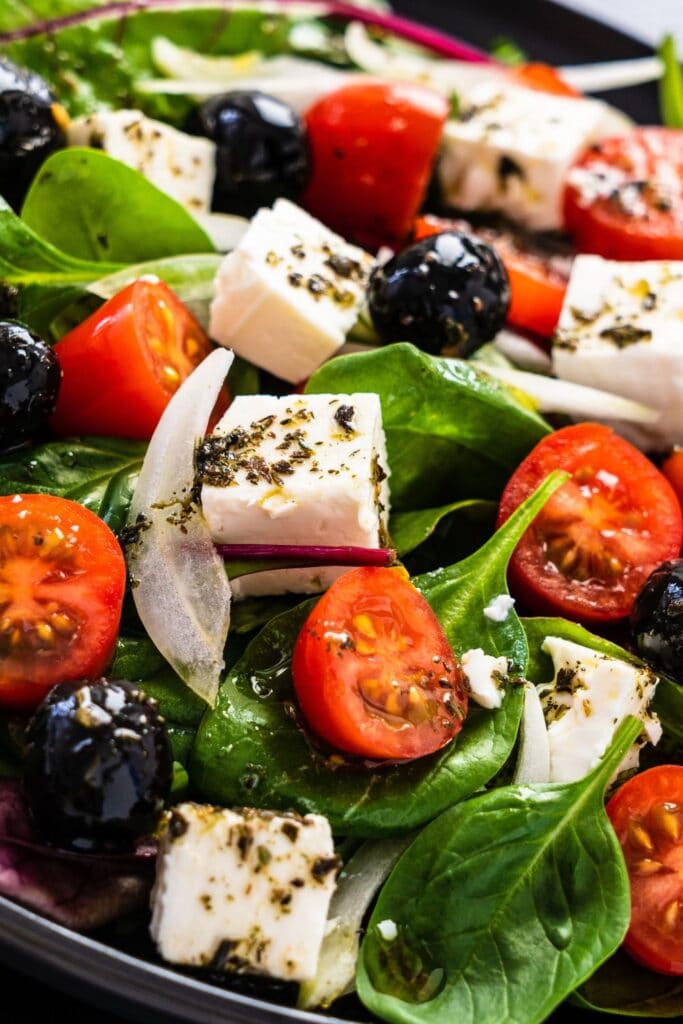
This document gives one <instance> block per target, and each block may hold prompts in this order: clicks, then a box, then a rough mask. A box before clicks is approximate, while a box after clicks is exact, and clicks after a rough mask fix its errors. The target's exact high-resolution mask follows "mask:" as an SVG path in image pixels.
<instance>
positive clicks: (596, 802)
mask: <svg viewBox="0 0 683 1024" xmlns="http://www.w3.org/2000/svg"><path fill="white" fill-rule="evenodd" d="M640 728H641V724H640V722H639V721H637V720H636V719H632V718H631V719H627V721H626V722H624V723H623V724H622V725H621V726H620V728H619V730H618V732H617V734H616V736H615V739H614V742H613V743H612V745H611V746H610V748H609V749H608V751H607V753H606V754H605V756H604V757H603V759H602V760H601V761H600V763H599V764H598V766H597V767H596V768H595V769H594V770H593V771H592V772H591V773H590V775H588V776H586V778H584V779H582V780H581V781H580V782H575V783H571V784H568V785H537V786H505V787H503V788H501V789H494V790H491V791H490V792H488V793H485V794H484V795H482V796H478V797H475V798H473V799H472V800H468V801H466V802H465V803H462V804H459V805H458V806H456V807H452V808H451V809H450V810H448V811H446V812H445V813H444V814H442V815H441V817H440V818H437V820H436V821H434V822H432V823H431V824H430V825H428V826H427V827H426V828H425V829H424V831H423V832H422V833H421V834H420V835H419V836H418V837H417V839H416V840H415V841H414V843H413V844H412V846H410V847H409V849H408V850H407V851H406V853H404V855H403V856H402V857H401V859H400V860H399V862H398V864H397V866H396V868H395V869H394V871H393V873H392V874H391V876H390V877H389V880H388V882H387V883H386V885H385V887H384V889H383V890H382V892H381V894H380V897H379V900H378V902H377V906H376V907H375V910H374V912H373V914H372V918H371V920H370V924H369V926H368V931H367V934H366V937H365V939H364V942H363V945H362V947H361V954H360V960H359V965H358V972H357V978H356V981H357V988H358V994H359V996H360V998H361V1000H362V1002H363V1003H364V1004H365V1006H366V1007H367V1008H368V1009H369V1010H370V1011H371V1012H373V1013H375V1014H377V1016H379V1017H381V1018H383V1019H384V1020H386V1021H390V1022H400V1024H408V1022H410V1024H423V1022H424V1024H426V1022H432V1021H436V1020H449V1021H458V1024H499V1022H500V1021H524V1022H525V1024H535V1022H537V1021H542V1020H544V1019H545V1018H546V1016H547V1015H548V1014H549V1013H550V1012H551V1011H552V1010H553V1009H554V1007H555V1006H557V1005H558V1004H559V1003H560V1002H561V1001H562V1000H563V999H564V998H565V997H566V996H567V995H568V994H569V993H570V992H571V991H572V990H573V989H575V988H576V987H577V985H579V984H581V982H582V981H584V980H585V979H586V977H588V976H589V975H590V974H591V973H592V972H593V971H594V970H595V968H596V967H597V966H599V964H601V963H602V962H603V961H604V960H605V959H606V958H607V957H608V956H609V955H610V954H611V953H612V952H614V950H615V949H616V948H617V946H618V945H619V943H620V942H621V940H622V938H623V936H624V933H625V931H626V928H627V926H628V922H629V916H630V908H629V886H628V877H627V874H626V869H625V866H624V861H623V857H622V854H621V848H620V846H619V842H618V840H617V837H616V835H615V833H614V831H613V829H612V827H611V825H610V824H609V821H608V820H607V817H606V815H605V812H604V794H605V788H606V786H607V783H608V781H609V779H610V778H611V776H612V775H613V773H614V771H615V769H616V767H617V766H618V764H619V763H620V761H621V760H622V758H623V756H624V754H625V753H626V751H627V750H628V749H629V748H630V746H631V744H632V743H633V741H634V739H635V737H636V736H637V735H638V732H639V731H640ZM385 920H391V921H393V922H395V924H396V925H397V927H398V937H397V938H396V939H395V940H394V941H393V942H388V941H386V940H385V939H383V938H382V936H381V931H380V929H378V927H377V926H378V924H379V923H380V922H382V921H385Z"/></svg>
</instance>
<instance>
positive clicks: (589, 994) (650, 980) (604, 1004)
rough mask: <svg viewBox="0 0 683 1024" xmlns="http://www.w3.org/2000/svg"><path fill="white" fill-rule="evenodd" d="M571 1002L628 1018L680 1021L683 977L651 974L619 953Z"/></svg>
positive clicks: (682, 1001)
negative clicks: (676, 1019) (674, 1018)
mask: <svg viewBox="0 0 683 1024" xmlns="http://www.w3.org/2000/svg"><path fill="white" fill-rule="evenodd" d="M572 1002H575V1003H578V1005H579V1006H582V1007H584V1008H585V1009H587V1010H597V1011H598V1012H603V1013H616V1014H624V1015H625V1016H627V1017H645V1018H647V1019H648V1020H655V1019H659V1018H669V1019H671V1018H673V1017H676V1018H679V1019H680V1018H681V1017H683V978H680V977H675V976H671V975H667V974H656V973H655V972H654V971H649V970H648V969H647V967H641V965H640V964H638V963H636V962H635V960H632V959H631V957H630V956H628V955H627V954H626V953H623V952H622V951H621V950H618V951H617V952H616V953H615V954H614V956H612V957H610V959H609V960H608V961H607V963H605V964H603V965H602V967H600V968H599V969H598V970H597V971H596V972H595V974H593V975H592V976H591V977H590V978H589V979H588V981H586V982H585V983H584V984H583V985H582V986H581V988H580V989H579V990H578V992H575V993H574V995H573V996H572Z"/></svg>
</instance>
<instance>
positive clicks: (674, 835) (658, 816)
mask: <svg viewBox="0 0 683 1024" xmlns="http://www.w3.org/2000/svg"><path fill="white" fill-rule="evenodd" d="M650 820H651V821H652V823H653V825H654V827H655V828H656V829H657V831H659V832H663V833H664V835H665V836H667V837H668V838H669V839H673V840H674V842H675V841H676V840H677V839H678V838H679V836H680V834H681V828H680V824H679V821H678V817H677V815H676V812H675V811H672V810H669V809H668V808H667V806H666V805H665V804H660V806H659V807H655V808H654V810H653V811H651V812H650Z"/></svg>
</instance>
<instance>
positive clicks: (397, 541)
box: [389, 498, 497, 555]
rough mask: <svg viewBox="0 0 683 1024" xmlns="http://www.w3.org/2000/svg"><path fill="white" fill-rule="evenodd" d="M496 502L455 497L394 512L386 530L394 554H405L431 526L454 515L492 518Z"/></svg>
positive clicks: (426, 536)
mask: <svg viewBox="0 0 683 1024" xmlns="http://www.w3.org/2000/svg"><path fill="white" fill-rule="evenodd" d="M496 508H497V506H496V503H495V502H493V501H484V500H483V499H481V498H470V499H469V500H464V501H455V502H452V503H451V504H450V505H440V506H439V507H438V508H420V509H415V510H414V511H412V512H397V513H396V514H395V515H392V517H391V519H390V520H389V534H390V536H391V540H392V542H393V546H394V547H395V548H396V553H397V554H398V555H407V554H409V553H410V552H411V551H414V550H415V549H416V548H419V547H420V545H421V544H424V543H425V541H427V540H429V538H430V537H431V536H432V535H433V534H434V532H435V530H436V529H437V528H438V527H439V526H440V525H441V524H442V523H443V521H444V520H447V519H448V518H449V517H451V516H454V517H456V518H457V519H460V518H462V519H469V518H471V519H473V520H475V521H477V520H483V521H485V522H486V521H487V520H488V521H490V520H492V519H494V518H495V514H496Z"/></svg>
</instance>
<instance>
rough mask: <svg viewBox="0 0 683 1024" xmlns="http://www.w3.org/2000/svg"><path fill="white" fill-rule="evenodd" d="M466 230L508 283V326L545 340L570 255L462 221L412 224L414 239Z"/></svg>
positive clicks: (431, 219) (515, 232) (553, 245)
mask: <svg viewBox="0 0 683 1024" xmlns="http://www.w3.org/2000/svg"><path fill="white" fill-rule="evenodd" d="M451 230H455V231H468V232H469V233H471V234H474V235H476V236H477V237H478V238H481V239H482V240H483V241H484V242H486V243H487V244H488V245H490V246H491V247H492V248H493V249H495V251H496V252H497V253H498V255H499V256H500V258H501V260H502V261H503V263H504V265H505V269H506V270H507V274H508V280H509V282H510V308H509V309H508V314H507V322H508V323H509V324H511V325H512V326H513V327H517V328H519V329H520V330H523V331H530V332H531V333H532V334H538V335H540V336H541V337H543V338H550V337H551V336H552V334H553V332H554V330H555V328H556V327H557V321H558V320H559V319H560V312H561V311H562V303H563V302H564V296H565V293H566V291H567V282H568V280H569V274H570V271H571V265H572V261H573V253H572V252H571V251H570V250H569V248H568V247H567V246H566V245H564V243H561V242H558V241H557V240H555V239H553V240H552V241H551V240H550V239H547V238H545V237H544V236H542V235H540V236H533V235H529V234H527V233H526V232H523V231H522V230H521V229H515V228H512V227H503V226H502V225H500V226H497V227H489V226H486V227H483V226H479V225H478V226H476V227H473V226H472V225H471V224H470V223H469V222H468V221H466V220H461V219H458V220H452V219H448V218H444V217H435V216H433V215H431V214H428V215H426V216H424V217H419V218H418V220H417V221H416V223H415V227H414V236H415V238H416V239H420V238H426V237H427V236H428V235H433V234H436V233H438V232H441V231H451Z"/></svg>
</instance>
